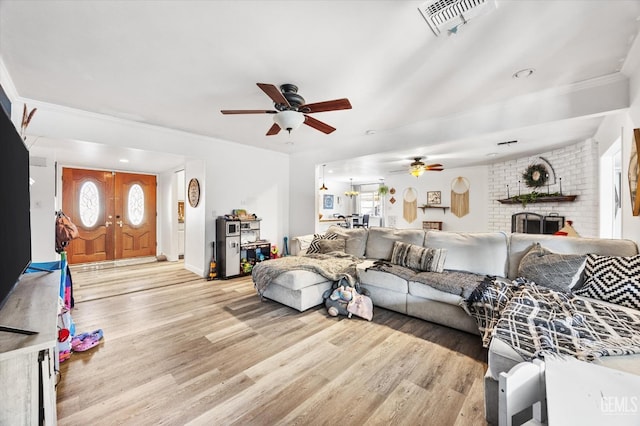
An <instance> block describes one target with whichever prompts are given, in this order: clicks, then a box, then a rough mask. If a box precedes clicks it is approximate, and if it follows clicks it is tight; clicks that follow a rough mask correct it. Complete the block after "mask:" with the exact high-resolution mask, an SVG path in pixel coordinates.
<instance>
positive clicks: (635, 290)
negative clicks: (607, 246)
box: [576, 254, 640, 310]
mask: <svg viewBox="0 0 640 426" xmlns="http://www.w3.org/2000/svg"><path fill="white" fill-rule="evenodd" d="M576 294H578V295H580V296H587V297H591V298H593V299H599V300H603V301H605V302H610V303H615V304H617V305H620V306H626V307H628V308H633V309H638V310H640V255H635V256H629V257H623V256H601V255H597V254H588V255H587V261H586V262H585V265H584V286H583V287H582V288H581V289H580V290H578V291H576Z"/></svg>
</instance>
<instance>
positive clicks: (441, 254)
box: [391, 241, 447, 272]
mask: <svg viewBox="0 0 640 426" xmlns="http://www.w3.org/2000/svg"><path fill="white" fill-rule="evenodd" d="M446 254H447V250H446V249H433V248H426V247H422V246H417V245H415V244H407V243H403V242H401V241H396V242H395V243H393V251H392V252H391V263H393V264H395V265H400V266H406V267H407V268H411V269H415V270H418V271H433V272H442V271H443V266H444V259H445V257H446Z"/></svg>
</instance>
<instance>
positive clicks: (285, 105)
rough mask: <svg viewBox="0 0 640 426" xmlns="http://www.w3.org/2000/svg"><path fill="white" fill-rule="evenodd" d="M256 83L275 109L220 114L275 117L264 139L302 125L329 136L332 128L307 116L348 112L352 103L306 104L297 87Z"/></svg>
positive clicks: (226, 110)
mask: <svg viewBox="0 0 640 426" xmlns="http://www.w3.org/2000/svg"><path fill="white" fill-rule="evenodd" d="M256 84H257V85H258V87H259V88H261V89H262V91H263V92H264V93H266V94H267V96H269V97H270V98H271V100H272V101H273V106H274V108H275V110H261V109H223V110H221V111H220V112H221V113H223V114H275V115H274V117H273V121H274V123H273V126H271V128H270V129H269V131H268V132H267V136H272V135H277V134H278V132H280V130H281V129H285V130H286V131H288V132H289V133H291V131H292V130H295V129H297V128H298V127H300V125H301V124H302V123H304V124H306V125H307V126H310V127H313V128H314V129H316V130H320V131H321V132H323V133H326V134H329V133H331V132H333V131H334V130H336V129H335V127H331V126H329V125H328V124H326V123H323V122H322V121H320V120H317V119H315V118H313V117H311V116H309V115H307V114H311V113H315V112H325V111H336V110H340V109H351V103H350V102H349V99H346V98H342V99H334V100H332V101H324V102H315V103H312V104H307V103H305V100H304V98H303V97H302V96H300V95H299V94H298V86H296V85H294V84H282V85H281V86H280V89H278V88H277V87H276V86H274V85H273V84H265V83H256Z"/></svg>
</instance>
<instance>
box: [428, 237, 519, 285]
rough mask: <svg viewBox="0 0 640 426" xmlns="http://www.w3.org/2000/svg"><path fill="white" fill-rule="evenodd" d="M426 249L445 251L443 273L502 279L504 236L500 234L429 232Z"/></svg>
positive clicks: (506, 249)
mask: <svg viewBox="0 0 640 426" xmlns="http://www.w3.org/2000/svg"><path fill="white" fill-rule="evenodd" d="M424 246H425V247H431V248H443V249H447V258H446V260H445V262H444V269H448V270H454V271H467V272H472V273H474V274H480V275H494V276H497V277H505V276H506V274H507V269H506V268H507V252H508V248H507V236H506V234H504V233H503V232H473V233H464V232H447V231H428V232H427V235H426V238H425V242H424Z"/></svg>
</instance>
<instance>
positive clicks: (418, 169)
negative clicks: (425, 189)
mask: <svg viewBox="0 0 640 426" xmlns="http://www.w3.org/2000/svg"><path fill="white" fill-rule="evenodd" d="M409 173H410V174H411V176H414V177H417V178H419V177H420V176H422V174H423V173H424V167H422V166H412V167H411V169H409Z"/></svg>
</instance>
